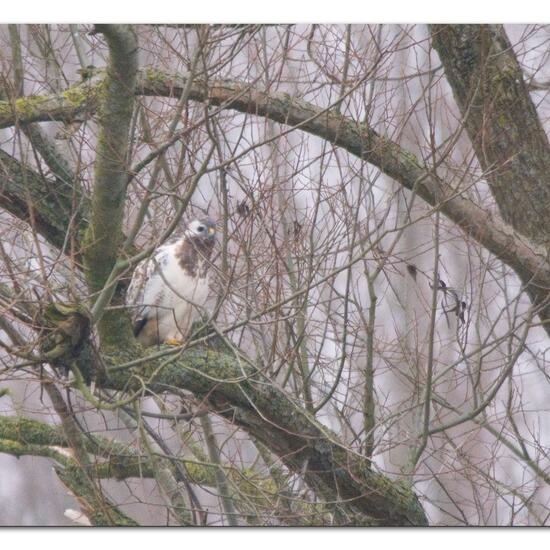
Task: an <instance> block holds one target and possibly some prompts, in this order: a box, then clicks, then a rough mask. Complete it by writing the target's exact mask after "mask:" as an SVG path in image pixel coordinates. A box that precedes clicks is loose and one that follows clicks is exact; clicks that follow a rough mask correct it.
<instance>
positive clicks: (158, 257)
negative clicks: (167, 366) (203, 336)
mask: <svg viewBox="0 0 550 550" xmlns="http://www.w3.org/2000/svg"><path fill="white" fill-rule="evenodd" d="M215 234H216V226H215V224H214V222H213V221H212V220H210V219H200V220H194V221H192V222H191V223H190V224H189V225H188V226H187V229H186V230H185V232H184V234H183V236H182V237H181V238H178V239H176V240H173V241H171V242H168V243H166V244H164V245H162V246H160V247H159V248H157V249H156V250H155V251H154V252H153V254H152V255H151V256H150V257H149V258H147V259H145V260H143V261H142V262H141V263H139V264H138V266H137V267H136V269H135V271H134V274H133V276H132V281H131V283H130V286H129V287H128V292H127V294H126V305H127V306H129V307H130V308H131V313H132V320H133V323H134V335H135V336H136V338H137V339H138V340H139V341H140V342H141V343H142V344H143V345H144V346H153V345H159V344H163V343H167V344H178V343H180V342H181V341H182V340H183V339H184V338H185V336H186V334H187V332H188V331H189V329H190V328H191V325H192V324H193V322H195V321H196V320H198V319H199V318H200V313H201V310H202V309H203V308H204V306H205V303H206V299H207V296H208V268H209V265H210V256H211V254H212V249H213V247H214V242H215Z"/></svg>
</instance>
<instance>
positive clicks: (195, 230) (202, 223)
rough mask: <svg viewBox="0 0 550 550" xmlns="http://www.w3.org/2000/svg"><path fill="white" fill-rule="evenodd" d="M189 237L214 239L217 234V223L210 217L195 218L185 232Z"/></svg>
mask: <svg viewBox="0 0 550 550" xmlns="http://www.w3.org/2000/svg"><path fill="white" fill-rule="evenodd" d="M185 233H186V235H187V236H188V237H191V238H192V239H198V240H199V241H203V240H204V241H213V240H214V238H215V236H216V224H215V223H214V222H213V221H212V220H211V219H210V218H202V219H199V220H193V221H192V222H191V223H190V224H189V225H188V226H187V231H186V232H185Z"/></svg>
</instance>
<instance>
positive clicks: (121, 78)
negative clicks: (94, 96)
mask: <svg viewBox="0 0 550 550" xmlns="http://www.w3.org/2000/svg"><path fill="white" fill-rule="evenodd" d="M96 29H97V30H98V31H99V32H102V33H103V35H104V36H105V38H106V40H107V44H108V46H109V63H108V66H107V72H106V76H105V79H104V81H103V84H102V94H101V100H100V106H99V114H98V122H99V128H100V130H99V136H98V140H97V147H96V151H97V153H96V161H95V170H94V180H95V181H94V189H93V195H92V204H91V211H90V223H89V226H88V229H87V235H86V242H87V245H88V246H87V247H86V251H85V254H84V262H85V275H86V279H87V281H88V287H89V290H90V292H91V293H92V294H94V293H96V292H99V291H100V290H101V289H102V288H103V286H104V284H105V282H106V281H107V278H108V277H109V274H110V273H111V270H112V268H113V266H114V264H115V261H116V259H117V256H118V252H119V246H120V244H121V242H122V236H123V235H122V224H123V220H124V206H125V199H126V179H127V166H126V164H127V158H126V157H127V152H128V141H129V135H128V134H129V128H130V120H131V117H132V112H133V107H134V90H135V83H136V74H137V67H138V65H137V38H136V35H135V32H134V30H133V29H132V27H131V26H129V25H97V26H96ZM114 301H115V303H122V298H121V296H120V294H117V295H116V296H115V298H114ZM98 329H99V334H100V338H101V342H102V345H114V346H120V345H125V343H126V344H128V345H130V343H131V342H133V334H132V331H131V325H130V322H129V320H128V319H127V318H126V316H125V315H123V314H121V313H120V312H116V313H112V312H107V313H105V315H104V316H103V318H102V319H101V320H100V321H99V324H98Z"/></svg>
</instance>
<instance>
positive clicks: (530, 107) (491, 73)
mask: <svg viewBox="0 0 550 550" xmlns="http://www.w3.org/2000/svg"><path fill="white" fill-rule="evenodd" d="M431 33H432V41H433V45H434V47H435V49H436V50H437V52H438V54H439V57H440V58H441V61H442V63H443V67H444V69H445V75H446V76H447V79H448V81H449V84H450V85H451V87H452V89H453V94H454V97H455V100H456V103H457V105H458V107H459V109H460V112H461V114H462V116H463V118H464V124H465V128H466V131H467V133H468V136H469V137H470V140H471V142H472V145H473V147H474V150H475V152H476V156H477V159H478V161H479V163H480V165H481V167H482V168H483V170H485V172H486V178H487V181H488V182H489V184H490V189H491V192H492V194H493V196H494V198H495V200H496V202H497V205H498V207H499V209H500V212H501V214H502V217H503V218H504V220H505V221H506V222H507V223H509V224H510V225H511V226H512V227H513V228H514V229H515V230H516V231H518V232H520V233H522V234H523V235H525V236H526V237H527V238H528V239H530V240H531V242H533V243H539V244H541V245H542V246H544V247H545V248H546V250H548V249H549V248H550V225H549V224H548V219H549V218H550V145H549V143H548V137H547V136H546V132H545V131H544V128H543V127H542V123H541V121H540V119H539V117H538V114H537V111H536V108H535V105H534V104H533V101H532V100H531V97H530V96H529V90H528V87H527V85H526V83H525V82H524V80H523V72H522V70H521V67H520V65H519V63H518V61H517V59H516V56H515V54H514V50H513V48H512V45H511V44H510V41H509V40H508V38H507V36H506V33H505V32H504V29H503V27H502V26H501V25H434V26H432V28H431ZM487 248H488V249H489V250H491V251H493V250H492V249H491V248H490V247H487ZM497 255H498V254H497ZM545 256H546V257H547V254H546V255H545ZM508 263H509V265H511V266H512V267H513V268H514V269H515V270H516V272H517V273H518V274H519V275H520V277H521V279H522V281H523V283H524V284H525V285H526V287H527V290H528V292H529V294H530V296H531V299H532V300H533V302H534V304H535V305H536V306H538V307H539V308H540V316H541V318H542V320H543V321H550V305H549V304H548V290H549V289H550V285H548V281H547V280H544V281H540V280H538V278H537V273H536V272H533V271H532V270H531V269H529V268H528V266H527V264H526V263H523V266H524V269H521V267H522V266H521V263H520V265H519V266H515V265H512V264H511V263H510V262H508ZM544 270H545V272H546V271H547V263H546V264H545V267H544ZM545 279H546V277H545ZM546 330H547V332H548V333H549V334H550V327H549V326H547V327H546Z"/></svg>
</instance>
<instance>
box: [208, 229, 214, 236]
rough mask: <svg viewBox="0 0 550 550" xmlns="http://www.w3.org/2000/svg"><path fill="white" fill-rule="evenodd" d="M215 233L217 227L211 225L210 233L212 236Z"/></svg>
mask: <svg viewBox="0 0 550 550" xmlns="http://www.w3.org/2000/svg"><path fill="white" fill-rule="evenodd" d="M214 233H216V228H215V227H209V228H208V234H209V235H210V236H212V235H214Z"/></svg>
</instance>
